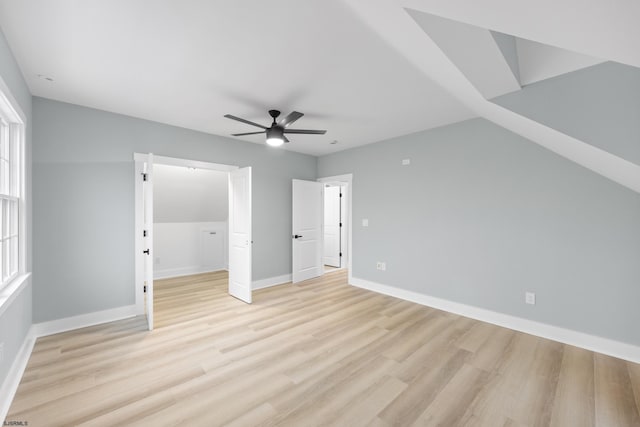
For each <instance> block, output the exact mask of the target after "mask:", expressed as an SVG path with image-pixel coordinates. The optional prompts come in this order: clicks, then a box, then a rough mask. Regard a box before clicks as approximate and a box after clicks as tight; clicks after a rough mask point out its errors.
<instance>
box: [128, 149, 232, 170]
mask: <svg viewBox="0 0 640 427" xmlns="http://www.w3.org/2000/svg"><path fill="white" fill-rule="evenodd" d="M148 157H149V155H148V154H146V153H133V160H134V161H136V162H143V163H145V162H146V161H147V159H148ZM153 163H154V164H156V165H167V166H184V167H188V168H198V169H208V170H216V171H222V172H230V171H232V170H236V169H238V168H239V166H233V165H223V164H221V163H210V162H203V161H200V160H190V159H180V158H177V157H166V156H156V155H155V154H154V156H153Z"/></svg>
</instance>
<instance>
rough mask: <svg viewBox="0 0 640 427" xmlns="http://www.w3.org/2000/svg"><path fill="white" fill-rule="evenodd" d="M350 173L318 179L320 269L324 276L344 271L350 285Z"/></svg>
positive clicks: (351, 256) (351, 255)
mask: <svg viewBox="0 0 640 427" xmlns="http://www.w3.org/2000/svg"><path fill="white" fill-rule="evenodd" d="M352 181H353V175H352V174H345V175H336V176H328V177H324V178H320V179H318V182H321V183H322V184H323V189H324V194H323V202H324V203H323V204H324V208H323V211H324V216H323V258H322V261H323V268H324V273H328V272H332V271H336V270H343V269H347V271H348V280H349V282H351V260H352V258H353V253H352V216H351V204H352V188H353V185H352Z"/></svg>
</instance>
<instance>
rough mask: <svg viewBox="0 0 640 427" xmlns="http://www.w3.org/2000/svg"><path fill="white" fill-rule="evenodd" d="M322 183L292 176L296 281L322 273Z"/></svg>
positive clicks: (293, 249)
mask: <svg viewBox="0 0 640 427" xmlns="http://www.w3.org/2000/svg"><path fill="white" fill-rule="evenodd" d="M322 213H323V210H322V184H321V183H319V182H315V181H302V180H299V179H294V180H293V218H292V219H293V227H292V236H291V237H292V242H293V243H292V253H293V260H292V261H293V283H296V282H300V281H302V280H307V279H311V278H313V277H318V276H320V275H322V270H323V266H322Z"/></svg>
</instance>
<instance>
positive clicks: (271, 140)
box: [265, 127, 284, 147]
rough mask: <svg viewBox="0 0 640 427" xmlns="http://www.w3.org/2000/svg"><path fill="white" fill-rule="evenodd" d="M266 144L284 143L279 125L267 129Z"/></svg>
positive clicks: (282, 132)
mask: <svg viewBox="0 0 640 427" xmlns="http://www.w3.org/2000/svg"><path fill="white" fill-rule="evenodd" d="M265 132H266V134H267V144H269V145H270V146H272V147H278V146H280V145H282V144H284V131H283V130H282V128H280V127H272V128H269V129H267V130H266V131H265Z"/></svg>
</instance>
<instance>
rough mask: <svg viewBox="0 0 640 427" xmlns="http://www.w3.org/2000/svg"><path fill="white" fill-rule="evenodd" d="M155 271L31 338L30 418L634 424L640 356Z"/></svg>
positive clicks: (416, 309)
mask: <svg viewBox="0 0 640 427" xmlns="http://www.w3.org/2000/svg"><path fill="white" fill-rule="evenodd" d="M254 299H255V302H254V304H252V305H245V304H244V303H242V302H240V301H237V300H235V299H233V298H231V297H229V296H227V294H226V273H213V274H207V275H197V276H191V277H188V278H182V279H173V280H164V281H160V282H157V285H156V316H157V317H156V319H157V320H156V327H157V329H156V330H154V331H153V332H148V331H146V330H145V321H144V319H143V318H135V319H131V320H125V321H120V322H114V323H110V324H106V325H102V326H96V327H91V328H86V329H82V330H78V331H74V332H68V333H64V334H59V335H55V336H50V337H45V338H41V339H39V340H38V341H37V343H36V345H35V349H34V352H33V355H32V356H31V359H30V361H29V365H28V367H27V370H26V372H25V374H24V378H23V379H22V382H21V384H20V387H19V389H18V393H17V396H16V398H15V400H14V402H13V405H12V406H11V409H10V413H9V417H8V418H7V420H24V421H28V422H29V426H70V425H86V426H138V425H139V426H164V425H181V426H199V425H201V426H215V425H233V426H256V425H290V426H315V425H323V426H324V425H341V426H357V425H372V426H387V425H406V426H410V425H434V426H435V425H442V426H462V425H464V426H491V427H495V426H547V425H553V426H563V427H564V426H580V427H582V426H594V425H595V426H640V417H639V415H638V408H639V406H640V365H636V364H632V363H627V362H624V361H622V360H618V359H615V358H612V357H607V356H603V355H600V354H594V353H592V352H589V351H586V350H581V349H578V348H575V347H570V346H566V345H563V344H559V343H556V342H553V341H548V340H545V339H541V338H536V337H533V336H530V335H526V334H522V333H517V332H513V331H510V330H508V329H504V328H500V327H496V326H492V325H489V324H486V323H482V322H478V321H474V320H471V319H468V318H464V317H460V316H456V315H452V314H449V313H445V312H442V311H438V310H434V309H430V308H427V307H423V306H419V305H416V304H412V303H409V302H404V301H401V300H397V299H394V298H391V297H386V296H383V295H378V294H375V293H372V292H369V291H365V290H362V289H358V288H355V287H351V286H348V285H346V272H345V271H344V270H341V271H337V272H334V273H330V274H327V275H325V276H324V278H322V279H315V280H311V281H308V282H304V283H302V284H299V285H296V286H294V285H283V286H278V287H274V288H270V289H265V290H262V291H259V292H257V293H256V294H254Z"/></svg>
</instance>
